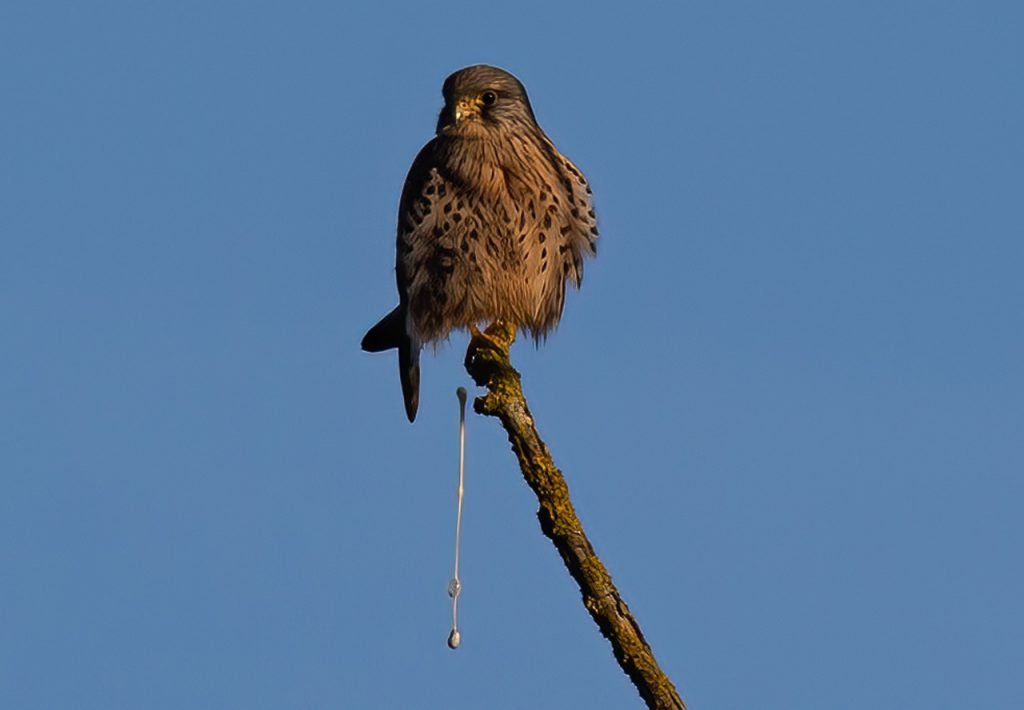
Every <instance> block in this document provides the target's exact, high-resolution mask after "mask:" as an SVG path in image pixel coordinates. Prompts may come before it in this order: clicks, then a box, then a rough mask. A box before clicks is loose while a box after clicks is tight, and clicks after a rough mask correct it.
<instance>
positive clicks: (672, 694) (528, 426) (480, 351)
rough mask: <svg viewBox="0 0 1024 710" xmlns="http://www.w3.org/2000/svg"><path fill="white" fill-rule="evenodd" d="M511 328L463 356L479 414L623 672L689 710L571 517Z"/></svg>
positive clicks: (482, 337)
mask: <svg viewBox="0 0 1024 710" xmlns="http://www.w3.org/2000/svg"><path fill="white" fill-rule="evenodd" d="M515 335H516V330H515V326H513V325H510V324H507V323H503V322H500V321H499V322H497V323H495V324H493V325H492V326H491V327H490V328H488V329H487V331H486V332H485V333H483V334H480V333H477V334H475V335H474V337H473V339H472V340H471V341H470V344H469V350H468V351H467V352H466V370H467V371H468V372H469V374H470V376H471V377H472V378H473V380H474V381H475V382H476V383H477V384H478V385H480V386H482V387H487V389H488V393H487V394H486V395H484V396H483V397H479V398H477V399H476V401H475V402H474V403H473V408H474V409H475V410H476V411H477V412H478V413H479V414H485V415H487V416H492V417H497V418H498V419H499V420H500V421H501V424H502V426H503V427H504V428H505V431H506V432H508V440H509V442H510V443H511V444H512V450H513V451H514V452H515V454H516V457H517V458H518V459H519V466H520V468H521V469H522V471H523V477H524V478H525V479H526V482H527V484H529V486H530V488H532V489H533V492H534V493H535V494H536V495H537V501H538V502H539V503H540V509H539V510H538V511H537V518H538V519H539V520H540V527H541V530H542V531H543V533H544V534H545V535H546V536H547V537H549V538H550V539H551V542H553V543H554V545H555V549H557V550H558V554H559V555H561V557H562V561H563V562H565V566H566V568H568V570H569V574H571V575H572V577H573V579H575V580H576V583H577V584H578V585H579V588H580V592H581V593H582V595H583V605H584V606H585V607H586V608H587V611H589V612H590V615H591V616H592V617H593V618H594V621H596V622H597V626H598V628H599V629H600V630H601V633H602V634H603V635H604V637H605V638H607V639H608V641H609V642H610V643H611V645H612V652H613V653H614V654H615V659H616V660H617V661H618V662H619V665H620V666H621V667H622V670H623V671H625V673H626V675H627V676H629V679H630V680H631V681H633V684H634V685H635V686H636V688H637V690H638V691H639V692H640V697H642V698H643V699H644V702H646V703H647V707H649V708H658V709H659V710H662V709H664V710H669V709H671V710H686V706H685V705H684V704H683V701H682V699H681V698H680V697H679V693H678V692H677V691H676V689H675V687H674V686H673V685H672V681H671V680H669V678H668V676H666V675H665V674H664V673H663V672H662V670H661V668H660V667H659V666H658V662H657V661H656V660H655V658H654V653H653V652H652V651H651V647H650V646H649V645H647V641H646V640H645V639H644V635H643V633H642V632H641V631H640V625H639V624H638V623H637V622H636V619H634V618H633V615H632V614H631V613H630V611H629V607H628V606H626V602H625V601H623V599H622V597H621V596H620V595H619V591H618V590H617V589H616V588H615V585H614V583H613V582H612V578H611V575H610V574H608V570H607V569H605V566H604V563H602V562H601V559H600V558H599V557H598V556H597V553H595V552H594V548H593V546H591V544H590V540H588V539H587V536H586V533H584V531H583V525H582V524H581V523H580V520H579V518H578V517H577V516H576V511H575V509H574V508H573V505H572V501H571V500H570V499H569V487H568V486H567V485H566V483H565V478H564V477H563V476H562V472H561V471H559V470H558V468H557V467H556V466H555V463H554V461H553V460H552V458H551V454H550V452H549V451H548V447H547V446H546V445H545V444H544V442H543V441H542V440H541V438H540V435H539V434H538V433H537V429H536V427H535V426H534V421H533V416H532V415H531V414H530V409H529V407H528V406H527V404H526V397H524V396H523V390H522V386H521V382H520V377H519V373H518V372H516V370H515V369H514V368H513V367H512V364H511V362H510V360H509V348H510V347H511V345H512V342H513V341H514V340H515Z"/></svg>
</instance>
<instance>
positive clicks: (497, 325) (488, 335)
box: [469, 320, 516, 353]
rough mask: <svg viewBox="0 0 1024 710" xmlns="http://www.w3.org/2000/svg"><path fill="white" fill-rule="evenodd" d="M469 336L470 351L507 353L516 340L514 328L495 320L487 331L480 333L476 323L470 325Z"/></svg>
mask: <svg viewBox="0 0 1024 710" xmlns="http://www.w3.org/2000/svg"><path fill="white" fill-rule="evenodd" d="M469 334H470V336H471V337H470V339H469V349H470V350H480V349H487V350H497V351H498V352H505V353H507V352H508V349H509V348H510V347H511V346H512V342H513V341H514V340H515V339H516V326H515V325H514V324H513V323H509V322H508V321H503V320H496V321H494V322H493V323H491V325H489V326H488V327H487V330H483V331H481V330H480V329H479V328H477V327H476V323H470V325H469Z"/></svg>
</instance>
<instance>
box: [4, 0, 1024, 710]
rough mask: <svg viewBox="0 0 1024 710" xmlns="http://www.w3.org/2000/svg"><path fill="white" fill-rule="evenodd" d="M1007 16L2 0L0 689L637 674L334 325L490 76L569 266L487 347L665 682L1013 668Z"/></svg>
mask: <svg viewBox="0 0 1024 710" xmlns="http://www.w3.org/2000/svg"><path fill="white" fill-rule="evenodd" d="M1022 34H1024V10H1022V9H1021V6H1020V5H1019V4H1017V3H1009V2H1007V3H998V2H988V3H968V2H941V1H937V2H927V3H925V2H902V3H891V2H885V3H883V2H857V3H853V2H848V3H820V2H777V3H752V2H746V3H743V2H733V3H728V2H727V3H700V4H697V3H676V4H673V5H670V4H667V3H666V4H658V5H655V4H639V5H636V6H631V7H630V8H629V9H628V10H627V9H625V8H624V7H623V6H621V5H608V6H606V7H604V8H597V7H593V6H591V4H589V3H587V4H584V3H563V4H557V5H555V6H551V5H549V4H548V3H530V2H524V3H514V4H511V3H510V4H505V5H495V4H482V3H477V4H465V3H448V4H445V5H444V6H443V7H437V6H429V5H425V4H422V3H415V4H412V3H409V4H388V3H379V4H374V5H372V6H371V5H369V4H366V5H364V6H361V7H360V6H357V5H353V4H344V3H325V2H320V3H293V4H285V3H274V4H272V3H262V2H245V3H243V2H234V3H229V2H202V3H199V2H174V3H114V2H97V3H52V2H51V3H48V2H35V3H28V2H18V1H14V2H7V3H5V4H4V5H3V7H2V8H0V92H2V96H3V109H2V111H0V156H2V159H0V195H2V200H0V239H2V243H0V244H2V245H0V255H2V258H0V333H2V340H3V344H2V347H0V401H2V405H0V569H2V582H0V707H5V708H19V709H24V710H41V709H43V708H54V709H57V708H60V709H64V708H70V707H74V708H80V709H92V708H96V709H100V708H102V709H104V710H109V709H111V708H133V709H135V708H147V709H149V708H153V709H164V708H166V709H172V708H173V709H177V708H183V707H188V708H194V709H199V708H232V707H246V708H254V709H255V708H328V707H330V708H338V707H343V708H364V707H373V708H410V707H415V708H438V707H445V708H463V707H464V708H480V707H488V708H498V709H500V708H527V707H530V708H555V707H580V708H583V707H586V708H622V707H637V706H639V705H640V702H639V699H638V697H637V695H636V693H635V691H634V689H633V688H632V686H631V685H630V684H629V683H628V681H627V679H626V677H625V676H624V675H623V674H622V673H621V672H620V671H619V669H618V667H617V666H616V665H615V663H614V660H613V659H612V656H611V653H610V650H609V648H608V645H607V643H606V642H605V640H604V639H603V638H601V637H600V635H599V634H598V632H597V630H596V627H595V626H594V624H593V622H592V621H591V619H590V618H589V616H588V615H587V614H586V612H585V611H584V609H583V607H582V606H581V605H580V603H579V598H578V592H577V590H576V589H575V587H574V586H573V584H572V582H571V580H570V579H569V577H568V576H567V574H566V573H565V571H564V569H563V567H562V564H561V562H560V561H559V559H558V557H557V555H556V553H555V551H554V549H553V548H552V547H551V545H550V543H549V542H548V541H547V540H546V539H545V538H543V537H542V536H541V534H540V532H539V529H538V525H537V522H536V519H535V517H534V511H535V509H536V504H535V501H534V499H533V498H532V494H531V493H530V492H529V490H528V489H527V487H526V485H525V484H524V482H523V481H522V479H521V477H520V474H519V472H518V469H517V468H516V466H515V462H514V459H513V457H512V455H511V453H510V451H509V450H508V446H507V443H506V441H505V440H504V436H503V433H502V431H501V430H500V428H499V427H498V425H497V423H496V422H495V421H493V420H489V419H488V420H484V419H480V418H478V417H473V418H471V419H470V421H469V434H468V436H469V441H468V453H467V461H468V467H469V468H468V473H467V487H466V495H467V500H466V511H465V521H464V549H463V557H462V573H463V575H462V576H463V583H464V593H463V597H462V600H461V605H460V606H461V626H462V632H463V644H462V648H460V649H459V650H458V651H457V652H455V653H453V652H451V651H449V650H448V649H447V648H446V646H445V638H446V635H447V632H448V624H449V609H448V599H447V596H446V594H445V587H446V584H447V581H448V577H449V575H450V569H451V561H452V560H451V555H452V550H451V545H452V537H453V533H454V513H455V511H454V496H453V492H454V485H455V462H456V437H455V434H456V416H457V415H456V399H455V395H454V390H455V388H456V387H457V386H459V385H467V386H468V385H469V384H470V383H469V382H468V378H467V377H466V375H465V373H464V371H463V370H462V368H461V360H462V355H463V351H464V346H465V339H464V338H463V337H462V336H459V335H457V336H455V337H453V338H452V340H451V343H450V345H449V346H448V347H445V348H442V349H441V350H440V351H439V352H438V354H437V355H436V356H433V355H428V356H427V357H426V358H425V361H424V365H423V391H422V398H421V408H420V418H419V420H418V421H417V422H416V424H415V425H412V426H410V425H409V424H408V423H407V422H406V421H405V417H404V415H403V412H402V404H401V396H400V390H399V385H398V378H397V372H396V367H395V361H394V356H393V355H392V354H386V355H376V356H374V355H368V354H365V353H362V352H360V350H359V348H358V343H359V339H360V337H361V336H362V333H363V332H364V330H365V329H366V328H367V327H368V326H369V325H371V324H372V323H373V322H375V320H376V319H377V318H378V317H379V316H381V315H382V314H383V313H384V312H385V311H386V310H387V309H389V308H390V307H391V306H392V305H393V304H394V302H395V300H396V297H395V292H394V283H393V272H392V265H393V251H392V245H393V238H394V223H395V210H396V206H397V201H398V195H399V191H400V188H401V185H402V181H403V179H404V177H405V171H406V169H407V168H408V165H409V163H410V162H411V160H412V158H413V156H414V155H415V154H416V151H417V150H418V149H419V147H420V146H421V145H422V144H423V143H424V142H425V141H426V140H427V139H429V137H430V135H431V131H432V128H433V126H434V123H435V118H436V112H437V110H438V108H439V107H440V86H441V82H442V81H443V79H444V77H445V76H446V75H447V74H448V73H450V72H451V71H452V70H454V69H456V68H458V67H461V66H464V65H467V64H471V63H477V62H488V63H494V64H498V65H500V66H503V67H505V68H507V69H509V70H511V71H513V72H514V73H516V74H517V75H518V76H519V77H520V78H521V79H522V80H523V81H524V82H525V84H526V86H527V88H528V89H529V91H530V96H531V99H532V101H533V105H534V108H535V110H536V113H537V115H538V118H539V120H540V122H541V124H542V125H543V126H544V128H545V129H546V130H547V132H548V133H549V135H551V137H552V138H553V139H554V140H555V142H556V143H557V144H558V146H559V147H560V148H561V149H562V150H563V152H565V153H566V154H567V155H569V156H570V157H571V158H572V159H573V160H574V161H575V162H576V163H577V164H578V165H579V166H580V167H581V168H582V169H583V170H584V171H585V172H586V173H587V175H588V176H589V177H590V179H591V182H592V184H593V186H594V190H595V196H596V204H597V210H598V215H599V218H600V220H601V226H602V242H601V253H600V255H599V257H598V259H597V260H596V261H593V262H591V263H590V265H589V269H588V271H587V276H586V279H585V282H584V287H583V289H582V291H581V292H579V293H578V294H572V295H571V297H570V298H569V300H568V303H567V306H566V312H565V317H564V320H563V324H562V326H561V328H560V329H559V331H558V332H557V333H556V334H555V335H554V336H553V337H551V338H550V339H549V340H548V342H547V344H546V345H545V346H544V347H543V348H541V349H535V348H534V347H533V346H532V344H530V343H529V342H521V343H519V344H518V345H517V346H516V349H515V351H514V359H515V362H516V364H517V366H518V367H519V368H520V370H521V371H522V373H523V376H524V382H525V387H526V391H527V394H528V396H529V398H530V403H531V405H532V408H533V410H534V414H535V415H536V418H537V421H538V424H539V426H540V428H541V432H542V434H543V435H544V437H545V438H546V439H547V440H548V443H549V445H550V446H551V448H552V450H553V453H554V455H555V458H556V461H557V462H558V463H559V464H560V465H561V467H562V468H563V469H564V471H565V474H566V476H567V478H568V480H569V484H570V487H571V490H572V493H573V497H574V500H575V502H576V504H577V507H578V510H579V513H580V515H581V517H582V519H583V521H584V523H585V525H586V526H587V530H588V532H589V533H590V535H591V538H592V541H593V542H594V544H595V546H596V548H597V550H598V553H599V554H600V555H601V556H602V558H603V559H604V561H605V563H606V564H607V566H608V567H609V569H610V571H611V572H612V574H613V576H614V578H615V580H616V582H617V583H618V585H619V588H620V590H621V592H622V593H623V595H624V596H625V598H626V599H627V601H628V602H629V604H630V606H631V608H632V610H633V612H634V613H635V614H636V616H637V618H638V619H639V621H640V623H641V625H642V627H643V629H644V632H645V634H646V635H647V638H648V640H649V641H650V642H651V644H652V646H653V648H654V651H655V653H656V654H657V657H658V659H659V661H660V662H661V664H662V666H663V668H664V669H665V670H666V671H667V672H668V673H669V674H670V675H671V677H672V678H673V679H674V680H675V682H676V685H677V686H678V688H679V690H680V692H681V693H682V695H683V697H684V698H685V699H686V700H687V701H688V703H689V705H690V706H691V708H694V709H696V708H701V707H707V708H719V709H722V708H742V707H749V706H751V705H752V704H754V703H756V704H757V705H758V706H759V707H764V708H779V709H785V710H793V709H794V708H809V709H811V708H813V709H818V708H847V707H865V706H867V707H872V708H906V707H932V708H943V707H1016V706H1019V705H1020V703H1021V701H1022V699H1024V691H1022V687H1021V686H1022V681H1021V676H1020V669H1021V667H1024V654H1022V650H1021V639H1022V638H1024V613H1022V611H1021V605H1020V600H1021V599H1022V598H1024V571H1022V568H1021V564H1020V553H1021V549H1022V543H1024V520H1022V515H1021V501H1022V496H1024V483H1022V473H1024V368H1022V366H1021V363H1022V362H1024V328H1022V323H1021V313H1022V309H1024V285H1022V279H1021V268H1022V265H1024V209H1022V204H1024V202H1022V193H1021V190H1022V187H1024V137H1022V136H1024V133H1022V131H1021V126H1022V125H1024V84H1022V82H1021V78H1020V77H1021V69H1022V67H1024V49H1022V43H1021V41H1020V38H1021V36H1022Z"/></svg>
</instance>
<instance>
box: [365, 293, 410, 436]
mask: <svg viewBox="0 0 1024 710" xmlns="http://www.w3.org/2000/svg"><path fill="white" fill-rule="evenodd" d="M405 320H406V318H405V309H404V308H403V307H402V306H397V307H395V309H394V310H393V311H391V312H390V313H388V314H387V315H386V316H384V317H383V318H381V319H380V322H379V323H377V325H375V326H373V327H372V328H370V329H369V330H368V331H367V332H366V335H364V336H363V342H362V348H363V350H365V351H367V352H371V353H379V352H382V351H384V350H390V349H391V348H398V374H399V376H400V377H401V380H402V397H403V398H404V399H405V415H406V416H407V417H409V421H410V422H412V421H415V420H416V410H417V409H418V408H419V404H420V347H419V343H414V342H413V341H412V338H410V337H409V333H408V332H407V331H406V323H405Z"/></svg>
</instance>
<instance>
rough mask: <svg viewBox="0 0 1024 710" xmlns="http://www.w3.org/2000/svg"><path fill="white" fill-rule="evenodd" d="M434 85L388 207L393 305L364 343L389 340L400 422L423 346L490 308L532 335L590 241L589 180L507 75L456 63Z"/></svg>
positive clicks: (557, 304) (548, 317) (371, 347)
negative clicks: (438, 97) (431, 110)
mask: <svg viewBox="0 0 1024 710" xmlns="http://www.w3.org/2000/svg"><path fill="white" fill-rule="evenodd" d="M442 93H443V95H444V108H443V109H441V115H440V116H439V117H438V120H437V132H436V135H435V136H434V138H433V139H432V140H431V141H430V142H429V143H427V144H426V145H425V146H423V148H422V150H420V152H419V155H417V156H416V159H415V160H414V161H413V164H412V167H411V168H410V169H409V175H408V176H407V177H406V179H405V187H404V188H403V189H402V199H401V202H400V204H399V208H398V240H397V247H396V256H395V277H396V280H397V282H398V306H396V307H395V309H394V310H392V311H391V312H390V313H388V314H387V315H386V316H384V318H382V319H381V321H380V322H379V323H377V325H375V326H373V327H372V328H370V330H369V332H367V333H366V335H365V336H364V337H363V342H362V347H363V350H367V351H369V352H380V351H382V350H389V349H391V348H398V368H399V374H400V375H401V379H402V394H403V395H404V397H405V412H406V415H407V416H408V417H409V421H410V422H411V421H413V420H415V419H416V409H417V407H418V404H419V380H420V368H419V355H420V349H421V348H422V347H423V346H424V345H426V344H428V343H436V342H438V341H441V340H444V339H445V338H447V337H448V334H449V333H450V332H451V331H452V330H456V329H461V328H473V327H475V326H476V325H477V324H478V323H483V322H490V321H494V320H499V319H500V320H505V321H508V322H511V323H514V324H515V325H517V326H519V327H522V328H524V329H526V330H527V331H529V332H530V333H531V334H532V335H533V337H534V339H535V340H538V341H539V340H540V339H541V338H543V337H544V336H545V335H546V334H547V333H548V332H549V331H551V330H552V329H554V328H555V327H556V326H557V325H558V321H559V319H560V318H561V316H562V306H563V304H564V302H565V284H566V282H567V281H568V282H571V283H572V284H573V286H575V287H577V288H578V287H579V285H580V282H581V281H582V279H583V259H584V258H585V257H588V256H593V255H594V254H596V245H597V218H596V216H595V214H594V208H593V204H592V201H591V191H590V186H589V185H588V184H587V180H586V178H585V177H584V176H583V173H582V172H580V170H579V169H578V168H577V167H576V166H575V165H573V164H572V162H570V161H569V159H568V158H566V157H565V156H563V155H562V154H561V153H559V152H558V149H557V148H555V145H554V143H552V142H551V139H550V138H548V137H547V135H545V133H544V131H543V130H541V128H540V126H539V125H537V119H536V118H535V117H534V114H533V109H532V108H531V107H530V100H529V99H528V98H527V96H526V88H525V87H524V86H523V85H522V83H521V82H520V81H519V80H518V79H517V78H516V77H514V76H512V75H511V74H509V73H508V72H506V71H504V70H502V69H498V68H497V67H491V66H486V65H482V64H481V65H476V66H471V67H466V68H465V69H460V70H459V71H457V72H455V73H454V74H452V75H451V76H449V77H448V78H447V79H446V80H445V82H444V88H443V89H442Z"/></svg>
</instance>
